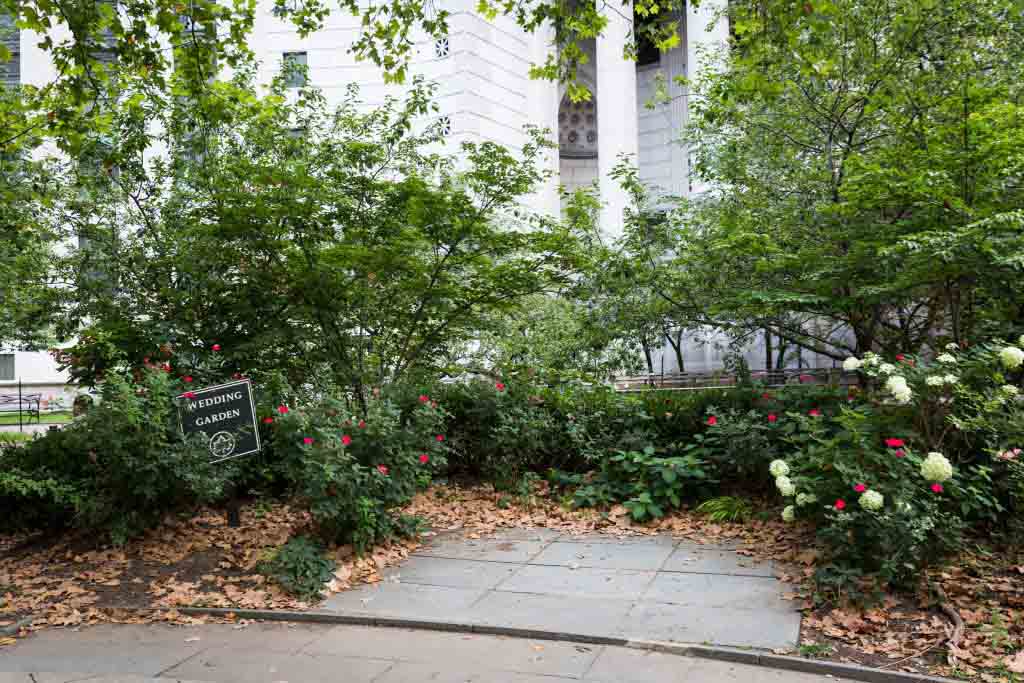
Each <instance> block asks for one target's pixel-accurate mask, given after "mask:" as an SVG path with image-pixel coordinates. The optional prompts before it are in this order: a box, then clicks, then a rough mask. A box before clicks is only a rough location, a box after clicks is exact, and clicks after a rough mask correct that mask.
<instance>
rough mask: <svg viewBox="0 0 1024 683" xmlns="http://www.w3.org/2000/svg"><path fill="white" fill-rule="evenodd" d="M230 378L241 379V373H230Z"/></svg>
mask: <svg viewBox="0 0 1024 683" xmlns="http://www.w3.org/2000/svg"><path fill="white" fill-rule="evenodd" d="M231 379H242V373H240V372H236V373H235V374H233V375H231Z"/></svg>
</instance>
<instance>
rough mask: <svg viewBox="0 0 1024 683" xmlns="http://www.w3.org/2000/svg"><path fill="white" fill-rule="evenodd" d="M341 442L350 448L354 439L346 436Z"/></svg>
mask: <svg viewBox="0 0 1024 683" xmlns="http://www.w3.org/2000/svg"><path fill="white" fill-rule="evenodd" d="M341 442H342V443H343V444H345V445H346V446H348V445H350V444H351V443H352V437H351V436H349V435H348V434H345V435H343V436H342V437H341Z"/></svg>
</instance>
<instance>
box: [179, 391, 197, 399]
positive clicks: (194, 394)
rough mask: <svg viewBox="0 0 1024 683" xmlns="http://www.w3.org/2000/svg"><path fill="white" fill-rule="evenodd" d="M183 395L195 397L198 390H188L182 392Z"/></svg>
mask: <svg viewBox="0 0 1024 683" xmlns="http://www.w3.org/2000/svg"><path fill="white" fill-rule="evenodd" d="M182 396H184V397H185V398H195V397H196V392H194V391H186V392H185V393H184V394H182Z"/></svg>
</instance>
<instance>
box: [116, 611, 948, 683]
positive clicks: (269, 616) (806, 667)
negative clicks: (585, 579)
mask: <svg viewBox="0 0 1024 683" xmlns="http://www.w3.org/2000/svg"><path fill="white" fill-rule="evenodd" d="M119 609H126V610H129V611H135V612H154V611H161V610H157V609H154V608H151V607H126V608H119ZM175 610H176V611H177V612H180V613H181V614H191V615H208V616H216V617H226V616H227V615H229V614H233V615H235V616H236V617H238V618H241V619H258V620H263V621H293V622H299V623H307V624H342V625H350V626H377V627H383V628H408V629H417V630H423V631H448V632H456V633H477V634H480V635H491V636H507V637H511V638H529V639H533V640H557V641H563V642H564V641H568V642H573V643H582V644H586V645H608V646H612V647H628V648H632V649H636V650H646V651H648V652H660V653H663V654H671V655H680V656H686V657H699V658H702V659H714V660H717V661H723V662H734V663H736V664H747V665H751V666H763V667H767V668H772V669H784V670H786V671H796V672H800V673H809V674H819V675H824V676H833V677H836V678H846V679H849V680H853V681H864V682H865V683H952V681H953V679H950V678H941V677H939V676H927V675H922V674H914V673H906V672H902V671H889V670H886V669H876V668H872V667H868V666H861V665H859V664H843V663H840V662H828V661H824V660H819V659H804V658H803V657H790V656H786V655H775V654H770V653H767V652H764V651H762V650H753V649H751V650H744V649H742V648H735V647H724V646H719V645H703V644H696V643H677V642H668V641H655V640H633V639H630V638H623V637H617V636H598V635H591V634H586V633H567V632H564V631H549V630H545V629H533V628H519V627H511V626H497V625H488V624H474V623H463V622H455V621H436V620H428V619H405V618H402V617H378V616H371V615H362V614H346V613H342V612H326V611H322V610H321V611H311V612H299V611H292V610H263V609H229V608H224V607H177V608H175Z"/></svg>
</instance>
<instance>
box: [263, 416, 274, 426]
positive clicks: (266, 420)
mask: <svg viewBox="0 0 1024 683" xmlns="http://www.w3.org/2000/svg"><path fill="white" fill-rule="evenodd" d="M273 422H274V418H272V417H265V418H263V424H265V425H268V424H273Z"/></svg>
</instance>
